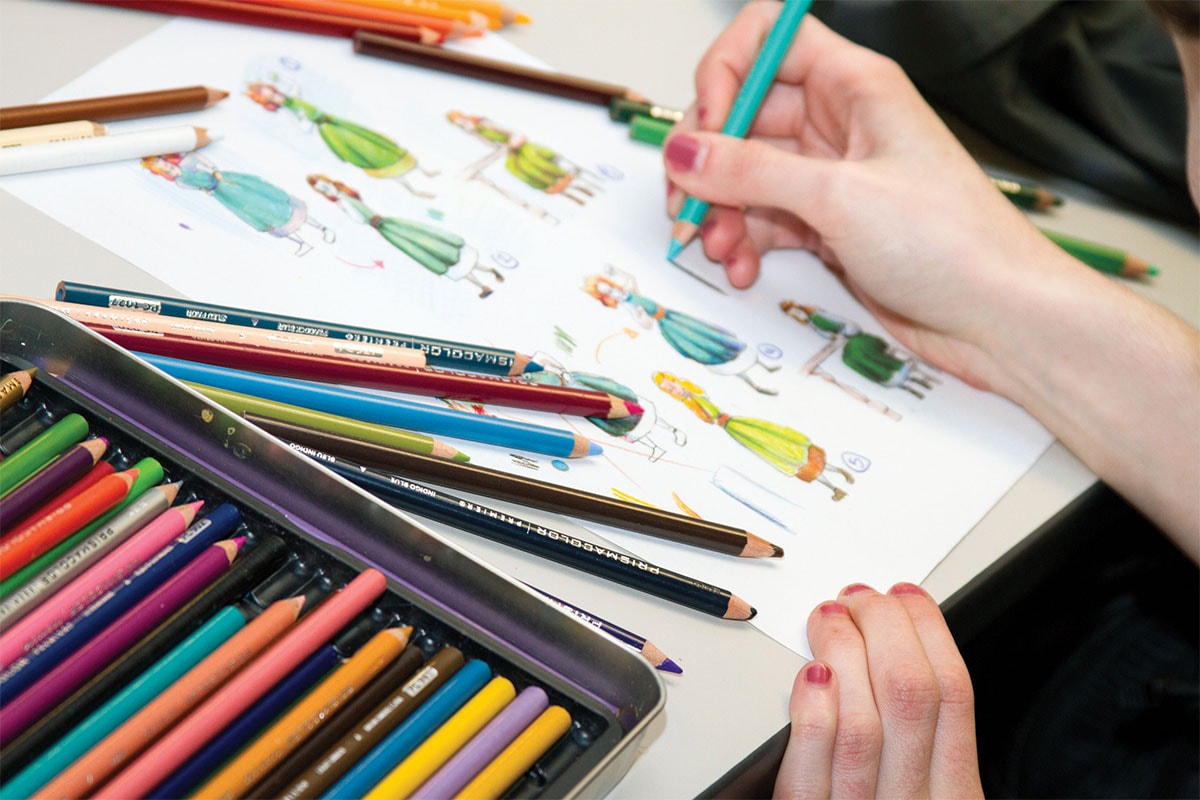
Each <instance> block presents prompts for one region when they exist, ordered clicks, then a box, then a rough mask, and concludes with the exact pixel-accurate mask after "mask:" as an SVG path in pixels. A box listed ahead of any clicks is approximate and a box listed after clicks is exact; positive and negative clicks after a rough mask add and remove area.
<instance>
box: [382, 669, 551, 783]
mask: <svg viewBox="0 0 1200 800" xmlns="http://www.w3.org/2000/svg"><path fill="white" fill-rule="evenodd" d="M549 705H550V698H549V697H548V696H547V695H546V692H545V690H544V689H542V688H541V687H539V686H527V687H526V688H525V689H524V691H522V692H521V694H519V695H518V696H517V698H516V699H515V700H513V702H512V703H510V704H509V706H508V707H507V708H505V709H504V710H503V711H502V712H500V714H499V715H498V716H497V717H496V718H495V719H493V720H492V721H491V722H489V723H488V724H487V727H485V728H484V729H483V730H482V731H480V733H479V735H478V736H476V737H475V738H474V739H472V740H471V741H470V742H468V743H467V744H466V746H465V747H463V748H462V750H460V751H459V752H457V753H455V754H454V757H453V758H451V759H450V760H449V761H447V762H446V764H445V765H444V766H443V767H442V768H441V769H439V770H438V771H437V772H436V773H435V774H434V775H433V776H432V777H431V778H430V779H429V780H427V781H426V782H425V783H423V784H421V786H420V787H419V788H417V789H416V791H414V792H412V793H411V794H410V795H409V796H410V797H411V799H412V800H417V798H426V800H441V798H446V797H453V796H454V795H455V793H457V792H458V791H459V790H461V789H462V788H463V787H464V786H466V785H467V783H469V782H470V780H471V779H472V778H474V777H475V776H476V775H478V774H479V773H480V771H481V770H483V768H484V767H486V766H487V765H488V764H490V763H491V762H492V761H493V760H494V759H495V758H496V756H498V755H500V753H501V752H503V751H504V748H506V747H508V746H509V745H510V744H512V742H513V740H515V739H516V738H517V736H519V735H520V734H521V732H522V731H524V730H526V729H527V728H528V727H529V726H530V725H532V724H533V721H534V720H536V719H537V718H538V717H539V716H541V714H542V713H543V712H544V711H545V710H546V708H547V707H549ZM401 767H403V765H401ZM401 767H397V768H396V770H395V771H394V772H393V773H392V774H391V775H388V776H387V778H386V779H384V780H383V781H382V782H380V784H379V785H378V786H377V787H375V788H374V789H373V790H371V792H370V794H367V795H365V796H364V800H386V798H388V797H397V796H399V795H397V794H393V793H390V790H391V788H392V787H393V786H394V785H395V784H394V783H393V776H394V775H396V774H397V773H399V772H400V769H401Z"/></svg>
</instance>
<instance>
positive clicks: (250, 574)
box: [4, 535, 289, 768]
mask: <svg viewBox="0 0 1200 800" xmlns="http://www.w3.org/2000/svg"><path fill="white" fill-rule="evenodd" d="M288 555H289V550H288V548H287V546H286V545H285V544H284V542H283V540H282V539H281V538H280V537H278V536H273V535H264V536H260V537H258V538H257V541H256V542H255V543H254V544H253V546H251V547H249V552H247V551H246V550H245V549H243V551H242V553H241V555H239V556H238V559H237V561H235V562H234V563H233V566H232V567H231V568H230V569H229V570H227V571H226V572H225V573H223V574H222V575H221V576H220V577H219V578H217V580H216V581H215V582H214V583H212V584H211V585H210V586H209V587H208V588H207V589H205V590H204V591H203V592H202V593H201V594H200V595H199V596H198V597H196V598H195V599H193V600H192V601H191V602H189V603H188V604H187V606H186V607H184V608H181V609H180V610H179V611H177V612H175V613H174V614H172V615H171V617H170V619H168V620H166V621H165V622H163V623H162V624H161V625H159V626H158V627H157V628H155V629H154V630H153V631H152V632H151V633H150V634H149V635H148V636H146V637H145V638H143V639H142V640H141V641H140V642H138V644H137V647H136V648H133V649H131V650H129V651H126V653H125V654H123V655H122V656H120V657H119V658H117V659H114V660H113V661H111V662H110V663H109V665H108V666H107V667H105V668H104V670H103V671H102V672H100V673H99V674H97V675H96V676H95V677H93V678H92V679H91V680H89V681H88V682H87V683H86V684H84V685H83V686H81V687H79V688H78V689H77V690H76V691H75V692H73V693H72V694H71V695H70V696H69V697H67V698H66V699H64V700H63V701H62V702H61V703H59V704H58V706H56V707H55V708H54V710H53V711H51V712H50V713H48V714H46V715H45V716H43V717H41V718H40V719H39V720H38V721H37V722H36V723H34V724H33V725H31V726H30V727H29V728H27V729H26V730H25V732H24V733H22V734H21V735H20V736H19V737H17V739H15V740H14V741H13V742H11V743H10V744H9V745H7V746H6V747H5V748H4V754H5V755H4V760H5V763H6V764H7V763H10V762H11V763H12V764H13V766H14V768H19V766H20V765H23V764H27V763H29V761H30V760H31V759H32V758H33V757H34V756H35V755H36V754H38V753H41V752H43V751H44V750H46V748H47V747H49V746H50V745H51V744H53V743H54V742H55V741H57V740H58V738H59V736H60V735H61V733H62V731H64V730H67V729H69V728H71V727H72V726H74V725H76V724H77V723H79V722H80V721H81V720H82V719H83V717H84V715H86V714H87V712H88V711H89V710H90V709H93V708H96V707H97V706H99V705H100V704H102V703H104V702H106V701H107V700H108V699H109V698H111V697H112V696H113V695H114V694H116V693H117V692H118V691H120V690H121V689H123V688H124V687H126V686H128V685H129V684H130V683H131V682H132V681H134V680H135V679H136V678H137V677H138V676H139V675H141V673H142V671H143V670H144V669H145V666H146V664H147V663H149V662H151V661H154V660H155V659H158V658H161V657H162V656H164V655H166V654H167V653H168V652H170V651H171V649H172V648H174V647H175V646H176V645H178V644H179V642H181V641H183V640H184V639H185V638H187V637H188V636H190V635H191V634H192V633H193V632H194V631H196V630H197V629H198V628H200V627H201V626H203V625H204V624H205V623H206V622H207V621H208V619H209V618H210V617H212V616H213V615H214V614H217V613H219V612H221V611H222V610H223V609H224V608H225V607H227V606H229V605H231V604H234V603H237V602H239V601H240V600H241V599H242V598H243V597H245V595H246V593H247V592H249V591H250V590H251V589H253V588H254V587H255V586H257V585H259V584H260V583H261V581H262V576H263V575H265V574H271V572H273V571H274V570H275V569H276V568H277V567H278V566H279V564H280V563H281V562H282V561H283V560H284V559H286V558H287V557H288ZM262 605H264V606H265V605H267V604H262Z"/></svg>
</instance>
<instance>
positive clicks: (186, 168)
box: [142, 153, 334, 256]
mask: <svg viewBox="0 0 1200 800" xmlns="http://www.w3.org/2000/svg"><path fill="white" fill-rule="evenodd" d="M142 166H143V167H145V168H146V169H148V170H150V171H151V172H152V173H154V174H155V175H158V176H160V177H162V178H165V179H166V180H169V181H171V182H172V183H174V184H175V185H176V186H181V187H184V188H187V189H197V190H199V191H202V192H204V193H205V194H207V195H209V196H210V197H212V198H213V199H214V200H216V201H217V202H218V203H220V204H221V205H222V206H224V207H225V208H227V209H229V211H231V212H233V213H234V214H235V215H236V216H237V217H238V218H239V219H241V220H242V221H243V222H245V223H246V224H247V225H249V226H250V227H252V228H254V229H255V230H257V231H262V232H263V233H269V234H270V235H272V236H276V237H279V238H281V239H290V240H292V241H293V242H296V243H297V248H296V255H298V256H302V255H304V254H305V253H307V252H308V251H309V250H312V245H311V244H308V243H307V242H306V241H305V240H304V239H303V238H302V237H301V236H300V234H299V232H298V231H299V229H300V228H301V226H303V225H311V226H312V227H314V228H316V229H318V230H319V231H321V234H322V236H323V238H324V239H325V241H327V242H332V241H333V239H334V232H333V231H331V230H329V229H328V228H326V227H325V226H324V225H322V224H321V223H320V222H318V221H317V220H315V219H313V218H312V217H310V216H309V215H308V207H307V205H305V203H304V201H303V200H301V199H300V198H298V197H295V196H294V195H290V194H288V193H287V192H285V191H284V190H283V189H280V188H279V187H278V186H276V185H275V184H273V183H269V182H268V181H265V180H263V179H262V178H260V177H259V176H257V175H251V174H250V173H247V172H230V171H227V170H222V169H220V168H219V167H217V165H216V164H214V163H213V162H212V161H210V160H209V159H208V158H206V157H205V156H201V155H199V154H197V153H187V154H179V153H175V154H172V155H166V156H150V157H148V158H144V159H142Z"/></svg>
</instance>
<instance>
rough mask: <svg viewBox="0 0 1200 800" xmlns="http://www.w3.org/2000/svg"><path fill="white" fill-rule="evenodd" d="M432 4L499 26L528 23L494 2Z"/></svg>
mask: <svg viewBox="0 0 1200 800" xmlns="http://www.w3.org/2000/svg"><path fill="white" fill-rule="evenodd" d="M351 1H352V2H369V3H372V4H375V3H386V2H388V0H351ZM431 1H432V2H433V4H435V5H438V6H443V7H445V8H467V9H470V10H472V11H477V12H479V13H480V14H484V15H485V16H487V18H488V19H491V20H495V21H497V22H499V23H500V24H501V25H511V24H518V25H523V24H525V23H527V22H529V15H528V14H523V13H521V12H520V11H517V10H516V9H515V8H512V7H511V6H508V5H506V4H505V3H501V2H497V1H496V0H431Z"/></svg>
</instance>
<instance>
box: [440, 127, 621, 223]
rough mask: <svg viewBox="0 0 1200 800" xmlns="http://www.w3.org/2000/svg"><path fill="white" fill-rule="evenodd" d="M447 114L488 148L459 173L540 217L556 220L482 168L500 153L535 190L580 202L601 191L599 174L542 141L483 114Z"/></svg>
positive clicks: (512, 170)
mask: <svg viewBox="0 0 1200 800" xmlns="http://www.w3.org/2000/svg"><path fill="white" fill-rule="evenodd" d="M446 118H447V119H449V120H450V122H452V123H453V124H454V125H456V126H458V127H459V128H461V129H462V130H464V131H466V132H467V133H469V134H471V135H473V136H475V137H476V138H477V139H479V140H480V141H482V142H485V143H486V144H488V145H489V147H490V148H491V150H490V151H489V152H488V153H487V154H486V155H485V156H483V158H481V159H479V160H478V161H475V162H474V163H472V164H470V165H468V166H467V167H466V168H465V169H463V170H462V173H461V174H462V176H463V177H464V178H466V179H467V180H474V181H479V182H480V183H483V184H485V185H486V186H488V187H489V188H491V189H494V190H495V191H497V192H499V193H500V194H502V195H504V196H505V197H506V198H508V199H509V200H511V201H512V202H514V203H516V204H517V205H519V206H521V207H522V208H524V209H526V210H528V211H530V212H532V213H533V214H535V215H537V216H539V217H545V218H549V219H550V221H553V222H557V221H558V220H557V219H556V218H554V217H551V216H550V214H549V212H547V211H546V210H544V209H541V208H537V207H535V206H534V205H533V204H531V203H529V202H528V201H526V200H524V199H523V198H521V197H520V196H519V195H517V194H515V193H513V192H510V191H508V190H506V189H504V188H503V187H502V186H499V185H498V184H496V183H495V182H493V181H492V180H491V179H489V178H486V177H484V176H483V174H482V173H483V171H484V170H485V169H486V168H487V167H488V166H490V165H491V164H493V163H494V162H495V161H497V160H499V159H500V158H502V157H503V158H504V168H505V169H506V170H507V171H508V172H509V173H510V174H511V175H512V176H513V177H515V178H516V179H517V180H519V181H521V182H522V183H524V184H525V185H527V186H529V187H530V188H532V189H534V190H535V191H538V192H542V193H544V194H548V195H557V196H559V197H563V198H566V199H567V200H570V201H571V202H573V203H576V204H578V205H581V206H582V205H584V204H585V203H586V202H587V201H588V200H590V199H591V198H592V197H594V196H595V194H596V192H598V191H601V186H600V176H599V175H597V174H596V173H594V172H590V171H589V170H586V169H584V168H583V167H581V166H580V165H579V164H576V163H575V162H573V161H570V160H569V159H567V158H566V157H565V156H563V155H562V154H561V153H558V152H556V151H555V150H553V149H552V148H550V147H547V146H546V145H544V144H538V143H537V142H531V141H529V139H527V138H526V137H525V136H524V135H522V134H520V133H514V132H513V131H510V130H507V129H505V128H503V127H501V126H500V125H498V124H497V123H495V122H493V121H492V120H490V119H487V118H485V117H478V116H470V115H468V114H464V113H462V112H461V111H451V112H449V113H448V114H446Z"/></svg>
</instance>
